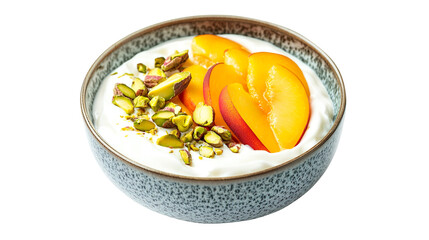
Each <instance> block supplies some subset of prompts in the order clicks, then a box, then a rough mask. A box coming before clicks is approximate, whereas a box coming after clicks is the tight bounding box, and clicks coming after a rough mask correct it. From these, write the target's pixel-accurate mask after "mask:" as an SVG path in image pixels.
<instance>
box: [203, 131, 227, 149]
mask: <svg viewBox="0 0 429 240" xmlns="http://www.w3.org/2000/svg"><path fill="white" fill-rule="evenodd" d="M204 141H206V143H208V144H210V145H212V146H213V147H222V146H223V142H222V138H221V137H220V136H219V135H217V134H216V133H215V132H213V131H208V132H207V133H206V134H205V135H204Z"/></svg>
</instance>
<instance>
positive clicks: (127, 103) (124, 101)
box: [112, 96, 134, 115]
mask: <svg viewBox="0 0 429 240" xmlns="http://www.w3.org/2000/svg"><path fill="white" fill-rule="evenodd" d="M112 103H113V104H115V105H116V106H118V107H120V108H122V109H123V110H124V111H125V112H126V113H127V114H128V115H130V114H133V113H134V105H133V102H131V99H129V98H127V97H125V96H113V98H112Z"/></svg>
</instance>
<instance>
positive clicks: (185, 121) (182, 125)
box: [171, 115, 193, 132]
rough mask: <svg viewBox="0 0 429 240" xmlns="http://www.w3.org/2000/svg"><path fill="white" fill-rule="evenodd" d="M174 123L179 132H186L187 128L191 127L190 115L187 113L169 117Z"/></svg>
mask: <svg viewBox="0 0 429 240" xmlns="http://www.w3.org/2000/svg"><path fill="white" fill-rule="evenodd" d="M171 121H172V122H173V124H174V125H176V126H177V129H179V131H181V132H186V131H188V130H189V128H191V127H192V124H193V122H192V117H191V116H189V115H179V116H176V117H173V118H172V119H171Z"/></svg>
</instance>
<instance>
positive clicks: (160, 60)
mask: <svg viewBox="0 0 429 240" xmlns="http://www.w3.org/2000/svg"><path fill="white" fill-rule="evenodd" d="M164 62H165V58H164V57H157V58H155V67H156V68H161V66H162V64H164ZM164 71H165V70H164Z"/></svg>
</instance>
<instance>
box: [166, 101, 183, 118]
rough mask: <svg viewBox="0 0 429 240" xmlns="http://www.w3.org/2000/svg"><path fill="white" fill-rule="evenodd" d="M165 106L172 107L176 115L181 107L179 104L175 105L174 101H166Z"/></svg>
mask: <svg viewBox="0 0 429 240" xmlns="http://www.w3.org/2000/svg"><path fill="white" fill-rule="evenodd" d="M165 107H166V108H172V109H174V114H176V115H178V114H179V113H180V111H182V107H181V106H179V105H177V104H175V103H174V102H168V103H167V104H166V105H165Z"/></svg>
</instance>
